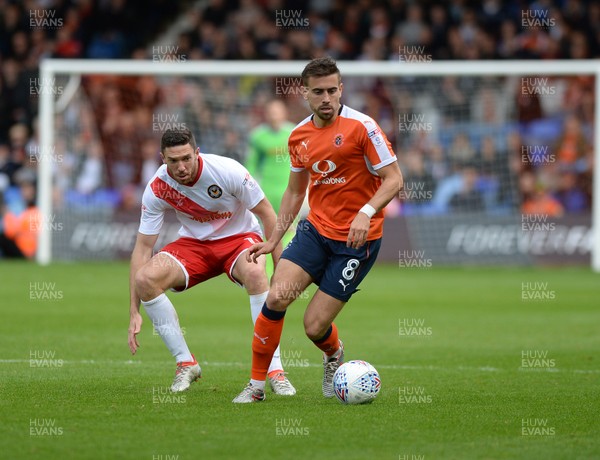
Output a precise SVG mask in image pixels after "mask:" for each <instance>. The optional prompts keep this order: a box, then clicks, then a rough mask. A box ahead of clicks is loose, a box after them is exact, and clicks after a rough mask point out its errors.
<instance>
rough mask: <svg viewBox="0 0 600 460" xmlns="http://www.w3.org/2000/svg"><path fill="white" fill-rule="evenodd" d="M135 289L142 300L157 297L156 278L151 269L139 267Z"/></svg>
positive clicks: (135, 279)
mask: <svg viewBox="0 0 600 460" xmlns="http://www.w3.org/2000/svg"><path fill="white" fill-rule="evenodd" d="M134 282H135V290H136V292H137V295H138V296H139V297H140V298H141V299H142V300H151V299H152V298H154V297H156V295H157V293H156V291H157V285H156V280H155V279H154V278H153V277H152V274H151V273H150V272H149V270H144V269H143V268H141V269H139V270H138V271H137V273H136V274H135V278H134Z"/></svg>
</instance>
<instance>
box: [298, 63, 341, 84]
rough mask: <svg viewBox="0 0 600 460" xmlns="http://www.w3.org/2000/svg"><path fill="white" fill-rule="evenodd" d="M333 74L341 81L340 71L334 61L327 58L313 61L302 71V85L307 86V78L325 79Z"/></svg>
mask: <svg viewBox="0 0 600 460" xmlns="http://www.w3.org/2000/svg"><path fill="white" fill-rule="evenodd" d="M334 73H337V74H338V80H341V78H342V77H341V75H340V69H338V67H337V64H336V62H335V60H334V59H332V58H330V57H329V56H326V57H320V58H316V59H313V60H312V61H310V62H309V63H308V64H306V67H304V70H303V71H302V84H303V85H304V86H308V78H309V77H327V76H329V75H332V74H334Z"/></svg>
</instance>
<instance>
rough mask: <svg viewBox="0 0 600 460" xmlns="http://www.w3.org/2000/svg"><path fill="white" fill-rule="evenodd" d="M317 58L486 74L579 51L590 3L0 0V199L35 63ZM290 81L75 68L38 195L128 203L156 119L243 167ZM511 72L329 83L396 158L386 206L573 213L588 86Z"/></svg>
mask: <svg viewBox="0 0 600 460" xmlns="http://www.w3.org/2000/svg"><path fill="white" fill-rule="evenodd" d="M322 55H330V56H332V57H334V58H335V59H338V60H361V61H383V60H391V61H398V62H399V63H400V64H402V61H421V62H423V61H425V62H428V61H438V60H445V59H450V60H471V59H493V60H496V62H498V65H499V66H500V67H499V68H501V65H502V64H501V60H503V59H593V58H598V57H599V56H600V3H598V2H594V1H582V0H564V1H549V0H539V1H497V0H483V1H478V2H474V1H466V0H452V1H447V2H433V1H431V2H430V1H421V2H410V1H403V0H390V1H387V2H378V1H360V0H359V1H356V2H345V1H336V0H310V1H288V2H285V1H270V0H265V1H258V0H233V1H230V0H207V1H199V2H193V1H191V0H187V1H180V2H169V1H166V0H133V1H125V0H105V1H102V0H79V1H69V0H63V1H61V0H29V1H28V0H24V1H9V0H0V69H1V71H0V191H1V192H2V193H1V194H0V197H1V198H2V203H0V204H2V206H3V209H5V210H6V209H10V210H12V211H13V212H14V213H18V212H19V207H21V208H26V207H27V206H28V203H27V202H26V201H25V200H24V199H23V194H22V193H21V191H20V187H21V186H23V184H25V185H27V184H32V183H33V184H35V181H36V169H37V163H38V161H37V160H39V158H40V155H44V154H48V153H49V152H50V150H49V149H46V150H44V148H43V147H41V146H40V145H39V132H38V125H37V111H38V101H39V88H40V87H41V82H40V81H39V71H38V67H39V63H40V60H41V59H43V58H46V57H54V58H67V59H70V58H89V59H101V58H133V59H145V60H153V61H172V62H182V61H190V60H203V59H222V60H228V59H241V60H256V59H258V60H289V59H291V60H303V61H306V60H308V59H310V58H313V57H317V56H322ZM403 65H406V64H403ZM531 70H532V71H535V69H531ZM297 77H298V76H297V75H293V76H290V78H289V79H287V81H286V79H276V78H272V79H266V80H265V79H258V78H253V77H240V78H217V77H214V78H208V79H193V78H172V79H167V78H157V77H156V78H155V77H153V76H144V77H106V76H103V77H101V76H93V77H84V79H83V81H82V91H79V92H78V93H77V94H76V95H75V96H74V98H73V100H72V101H70V104H69V105H67V108H66V110H64V111H63V112H61V113H60V114H59V116H58V117H57V133H59V134H60V135H59V136H57V139H56V145H55V146H54V147H53V149H52V150H51V152H50V153H51V154H52V155H53V156H54V159H55V160H56V161H55V162H54V163H55V183H56V187H55V196H54V199H55V202H56V204H57V205H58V206H60V205H73V206H77V205H78V204H80V205H82V206H90V205H91V204H97V205H98V206H108V207H112V208H115V209H116V208H118V209H136V208H137V206H138V204H139V199H140V193H141V189H142V188H143V186H144V185H145V182H146V181H147V180H148V178H149V177H151V175H152V173H153V172H154V171H155V170H156V167H157V166H158V165H159V164H160V159H159V156H158V145H159V144H158V140H159V139H160V135H161V134H162V130H163V129H162V128H164V127H168V126H169V125H174V124H179V125H186V126H187V127H189V128H190V129H192V130H193V131H194V132H195V134H196V136H197V140H198V143H199V145H200V147H201V149H202V150H203V151H209V152H212V153H218V154H222V155H227V156H231V157H233V158H236V159H238V160H240V161H242V162H244V160H245V158H246V156H247V155H248V151H249V149H248V138H249V133H250V132H251V130H252V129H254V128H256V126H258V125H259V124H260V123H261V122H262V121H264V107H265V105H266V103H267V102H268V101H269V100H271V99H281V100H283V101H284V102H285V104H286V106H287V109H288V116H289V120H290V121H292V122H293V123H297V122H298V121H300V120H301V119H302V118H303V117H304V116H305V115H306V114H308V111H307V109H306V106H305V103H304V101H303V100H302V98H301V97H300V94H299V92H297V91H296V89H297V88H295V87H297V86H298V85H299V81H298V78H297ZM527 77H528V78H521V77H511V78H507V77H497V78H492V77H486V78H482V77H442V78H419V79H412V78H395V79H386V78H347V79H344V83H345V94H344V98H343V102H344V103H347V104H348V105H350V106H351V107H353V108H356V109H358V110H360V111H363V112H365V113H367V114H369V115H371V116H372V117H373V118H374V119H375V120H377V122H378V123H379V124H380V125H381V127H382V128H383V130H384V131H385V132H386V134H387V135H388V137H389V139H390V140H391V141H392V143H393V145H394V148H395V150H396V152H397V153H398V156H399V160H400V163H401V168H402V170H403V173H404V176H405V179H406V190H405V192H404V193H405V196H404V197H403V198H404V199H403V200H399V201H398V202H396V203H395V204H394V205H392V206H391V207H390V212H392V213H396V214H411V213H413V214H414V213H434V214H440V213H445V212H450V211H484V212H489V213H510V212H512V213H514V212H515V211H518V210H520V212H523V213H532V214H539V213H545V214H546V215H551V216H560V215H562V214H564V213H579V212H588V211H589V209H590V200H591V168H592V161H593V145H592V121H593V112H594V105H593V103H594V79H593V78H592V77H586V76H572V77H561V78H552V76H543V75H535V74H533V75H529V76H527ZM66 82H67V80H66V78H65V79H64V80H60V81H57V85H58V87H59V88H64V85H66ZM61 85H62V86H61ZM60 95H61V94H60V92H59V93H58V94H57V95H56V96H57V99H58V98H60Z"/></svg>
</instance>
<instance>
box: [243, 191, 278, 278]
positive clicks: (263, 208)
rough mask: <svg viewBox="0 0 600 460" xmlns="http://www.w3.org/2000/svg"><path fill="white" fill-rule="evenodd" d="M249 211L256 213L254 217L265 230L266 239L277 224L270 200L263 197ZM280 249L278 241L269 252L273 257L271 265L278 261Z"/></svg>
mask: <svg viewBox="0 0 600 460" xmlns="http://www.w3.org/2000/svg"><path fill="white" fill-rule="evenodd" d="M250 211H251V212H253V213H254V214H255V215H256V217H258V218H259V219H260V221H261V222H262V224H263V228H264V230H265V238H266V239H267V240H268V239H269V238H270V237H271V235H272V234H273V231H274V230H275V226H276V224H277V214H275V210H274V209H273V205H271V202H270V201H269V200H268V199H267V198H266V197H265V198H263V199H262V200H261V201H260V202H259V203H258V204H257V205H256V206H255V207H253V208H252V209H251V210H250ZM281 251H282V246H281V242H278V243H277V245H276V246H275V248H274V249H273V251H272V252H271V256H272V257H273V266H276V265H277V262H279V256H280V255H281Z"/></svg>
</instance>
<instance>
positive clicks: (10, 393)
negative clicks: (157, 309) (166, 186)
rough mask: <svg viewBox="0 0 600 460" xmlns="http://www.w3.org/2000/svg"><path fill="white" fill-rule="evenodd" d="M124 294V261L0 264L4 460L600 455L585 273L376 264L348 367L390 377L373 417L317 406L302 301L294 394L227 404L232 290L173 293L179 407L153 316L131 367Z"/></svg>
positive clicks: (238, 374)
mask: <svg viewBox="0 0 600 460" xmlns="http://www.w3.org/2000/svg"><path fill="white" fill-rule="evenodd" d="M127 280H128V267H127V265H126V264H124V263H123V264H121V263H111V264H100V263H98V264H56V265H52V266H50V267H37V266H35V265H31V264H26V263H7V262H5V261H2V263H1V264H0V286H1V300H0V313H1V315H0V318H1V321H0V376H1V379H0V408H1V411H0V412H1V414H2V415H1V417H0V457H2V458H7V459H8V458H10V459H70V458H73V459H88V458H89V459H92V458H100V459H121V458H123V459H148V460H167V459H177V460H184V459H195V458H198V459H246V458H248V459H249V458H285V459H296V458H297V459H316V458H322V459H342V460H350V459H367V458H371V459H392V460H404V459H406V460H414V459H427V460H429V459H441V458H444V459H591V458H600V355H599V350H600V334H599V332H600V328H599V326H600V308H599V307H600V301H599V300H598V299H600V279H599V277H598V275H595V274H593V273H591V272H590V271H589V270H588V269H584V268H578V269H517V268H510V269H508V268H505V269H503V268H483V269H481V268H477V269H476V268H470V269H462V268H454V269H451V268H433V269H400V268H398V267H394V266H382V265H379V266H376V267H375V268H374V269H373V271H372V272H371V273H370V274H369V276H368V277H367V278H366V280H365V281H364V282H363V285H362V290H361V291H360V292H359V293H358V294H356V295H355V297H354V298H353V299H352V301H351V302H350V303H349V304H348V305H347V306H346V307H345V309H344V311H343V312H342V314H341V315H340V317H339V318H338V321H337V324H338V327H339V329H340V336H341V338H342V339H343V340H344V342H345V345H346V359H347V360H349V359H364V360H367V361H369V362H371V363H372V364H373V365H374V366H375V367H376V368H377V369H378V370H379V373H380V375H381V379H382V390H381V392H380V394H379V396H378V397H377V399H376V400H375V401H374V403H373V404H370V405H365V406H343V405H341V404H340V403H339V402H337V400H335V399H329V400H326V399H324V398H323V397H322V396H321V394H320V392H321V376H322V367H321V364H320V359H321V358H320V353H319V351H318V350H317V349H316V348H315V347H314V346H313V345H312V344H311V343H310V342H309V341H308V339H307V338H306V337H305V336H304V334H303V329H302V315H303V313H304V307H305V306H306V303H307V300H306V298H302V299H300V300H299V301H297V302H296V303H295V304H294V305H292V307H291V308H290V310H289V312H288V315H287V317H286V325H285V327H284V331H283V337H282V348H283V358H284V362H287V363H288V366H287V369H286V370H287V372H288V373H289V378H290V379H291V381H292V382H293V383H294V384H295V386H296V387H297V390H298V394H297V396H295V397H293V398H286V397H276V396H272V395H271V394H270V392H267V400H266V401H265V402H264V403H261V404H250V405H244V406H238V405H234V404H232V403H231V399H232V398H233V397H234V396H235V395H236V394H237V393H238V392H239V391H240V390H241V389H242V387H243V386H244V384H245V383H246V381H247V378H248V376H249V366H250V357H251V352H250V342H251V338H252V328H251V321H250V313H249V305H248V302H247V297H246V295H245V292H244V291H243V290H241V289H239V288H236V287H235V286H234V285H233V284H231V282H229V281H228V280H227V278H226V277H225V276H221V277H219V278H217V279H214V280H211V281H210V282H207V283H205V284H203V285H200V286H198V287H196V288H194V289H192V290H190V291H188V292H186V293H183V294H173V295H171V294H170V296H171V298H172V299H174V303H175V306H176V308H177V310H178V313H179V317H180V321H181V325H182V326H183V328H184V330H185V334H186V337H187V340H188V344H189V345H190V348H191V349H192V351H193V352H194V353H195V354H196V357H197V359H198V360H199V361H201V364H202V369H203V378H202V379H201V381H199V382H198V383H195V384H193V385H192V387H191V389H190V391H188V392H186V393H184V394H182V395H177V396H172V395H170V394H169V393H167V392H166V388H167V387H168V386H169V385H170V383H171V380H172V377H173V374H174V363H173V362H172V359H171V357H170V355H169V353H168V351H167V350H166V348H165V347H164V345H163V344H162V342H161V340H160V338H159V337H158V336H156V335H154V334H153V331H152V327H151V326H150V322H149V320H148V318H147V316H146V315H145V313H143V316H144V321H145V322H144V326H143V329H142V333H141V334H140V336H139V340H140V343H141V349H140V350H139V352H138V354H137V355H136V356H133V357H132V356H131V355H130V353H129V350H128V347H127V326H128V319H129V318H128V281H127ZM311 292H312V289H311ZM304 297H306V296H304ZM523 297H526V298H528V299H523ZM532 297H533V298H532Z"/></svg>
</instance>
